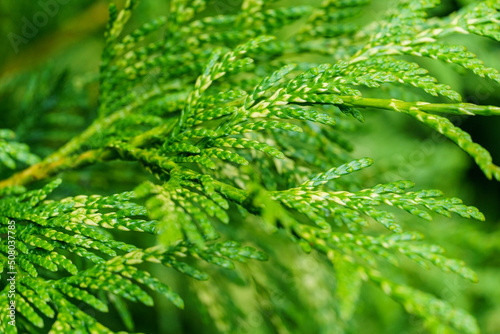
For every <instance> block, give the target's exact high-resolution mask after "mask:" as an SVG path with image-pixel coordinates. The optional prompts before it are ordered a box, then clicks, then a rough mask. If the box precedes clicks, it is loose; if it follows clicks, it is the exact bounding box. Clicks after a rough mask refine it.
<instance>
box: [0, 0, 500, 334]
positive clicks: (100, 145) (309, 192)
mask: <svg viewBox="0 0 500 334" xmlns="http://www.w3.org/2000/svg"><path fill="white" fill-rule="evenodd" d="M138 4H139V1H134V0H128V1H127V2H126V3H125V6H124V7H123V9H121V10H118V9H117V8H116V7H115V6H114V5H112V6H110V20H109V24H108V26H107V28H106V33H105V46H104V50H103V53H102V63H101V67H100V74H99V84H100V95H99V100H100V101H99V102H100V104H99V107H98V118H97V119H96V120H95V121H94V122H93V123H92V124H91V125H90V126H89V127H88V128H87V129H86V130H84V131H83V132H82V133H81V134H80V135H79V136H76V137H74V138H72V139H71V140H70V141H69V142H68V143H67V144H66V145H64V146H63V147H61V148H60V149H59V150H58V151H56V152H54V153H53V154H51V155H49V156H48V157H46V158H45V159H43V160H42V161H41V162H38V161H37V160H36V157H35V156H34V155H32V154H31V153H29V150H28V147H27V146H25V145H22V144H18V143H15V142H12V141H11V139H12V137H13V134H12V133H11V132H10V131H9V130H4V131H3V132H1V131H0V163H2V164H4V165H5V166H6V167H8V168H11V169H14V168H16V165H15V160H17V161H20V162H22V163H26V164H28V165H30V167H28V168H27V169H26V170H24V171H20V172H18V173H16V174H14V175H12V176H10V177H9V178H7V179H5V180H3V181H1V182H0V196H1V197H0V219H1V220H0V224H1V225H0V226H1V227H0V231H1V232H2V233H5V231H6V227H5V226H6V225H7V224H8V223H9V221H11V220H15V221H16V222H17V233H18V243H17V250H18V257H17V260H18V262H17V267H16V269H17V271H18V272H19V285H20V287H19V292H20V294H21V296H20V299H19V303H18V304H17V305H18V312H19V313H20V314H21V315H22V316H23V322H22V326H23V327H21V328H22V330H25V329H26V330H29V328H33V326H35V327H38V328H44V327H45V321H44V319H42V317H48V318H51V319H55V320H54V321H55V322H54V323H53V325H52V327H51V333H59V332H61V333H62V332H68V331H81V332H105V333H106V332H109V333H111V332H112V331H111V330H109V329H108V328H106V327H105V324H100V323H99V322H97V321H96V320H95V319H94V318H93V317H91V316H89V315H88V314H86V313H85V312H83V311H81V310H80V309H79V308H78V306H77V305H75V303H74V302H75V301H77V302H83V303H86V304H88V305H90V306H91V307H92V308H94V309H96V310H98V311H101V312H107V311H108V310H109V307H108V301H117V302H116V304H117V305H118V304H119V303H120V302H119V300H128V301H131V302H141V303H143V304H145V305H148V306H150V305H152V303H153V299H152V297H151V295H150V292H151V291H156V292H158V293H160V294H163V295H164V296H165V297H166V298H167V299H168V300H170V301H171V302H172V303H173V304H175V305H176V306H178V307H183V300H182V299H181V297H180V296H179V295H178V294H177V293H176V292H174V291H173V290H172V289H171V288H170V287H169V286H168V285H167V284H165V283H164V282H163V281H160V280H159V279H158V278H155V277H153V276H152V275H150V274H149V273H148V272H147V271H144V270H142V269H138V268H137V266H138V265H141V264H145V263H154V264H159V265H161V266H163V267H170V268H173V269H175V270H177V271H179V272H180V273H182V274H185V275H187V276H190V277H192V278H194V279H196V280H206V279H208V275H207V274H206V273H205V272H203V271H202V270H201V269H199V268H197V266H195V265H193V261H194V262H195V263H196V260H197V261H198V262H200V260H203V261H205V262H208V263H210V264H215V265H216V266H219V267H222V268H231V269H232V268H233V267H234V264H233V261H237V262H246V261H247V260H249V259H255V260H266V259H267V256H266V254H265V253H263V252H262V251H260V250H256V249H255V248H253V247H247V246H241V244H240V242H242V243H245V242H246V240H244V237H243V238H242V237H241V235H240V236H239V238H241V239H243V240H238V242H237V241H232V240H233V239H234V238H233V237H232V236H231V233H228V231H235V230H238V228H241V227H238V226H237V225H236V224H235V223H236V221H240V220H241V221H242V222H243V224H247V225H250V224H248V223H250V222H252V223H253V221H252V219H254V218H255V217H258V218H260V220H261V225H259V226H260V228H261V229H262V231H264V232H266V233H269V232H271V233H273V232H274V233H278V232H277V231H281V232H282V233H284V234H285V235H286V236H287V237H288V238H289V239H290V240H292V241H293V242H294V243H296V244H297V245H300V246H301V247H302V249H304V250H305V251H306V252H313V251H314V252H316V253H318V254H320V256H322V259H323V260H327V261H330V262H331V263H333V265H334V266H335V268H336V267H337V266H338V268H339V269H338V270H337V271H336V273H335V275H336V279H337V280H338V282H339V285H338V288H337V292H336V294H337V295H338V296H340V298H344V299H342V300H341V301H340V303H341V304H342V306H341V310H340V311H339V316H340V318H341V319H342V321H343V322H344V323H345V322H348V321H349V319H350V318H351V317H352V314H353V309H354V307H355V305H356V301H357V300H358V299H357V295H358V294H359V286H360V285H361V280H369V281H371V282H373V283H375V284H376V285H377V286H379V287H380V288H381V289H382V291H384V292H385V293H386V294H387V295H389V296H391V297H392V298H393V299H394V300H396V301H398V302H400V303H401V304H402V305H403V306H404V307H405V308H406V310H407V311H408V312H409V313H412V314H415V315H417V316H419V317H422V318H423V319H424V320H425V321H426V322H427V324H428V326H429V327H432V326H435V324H436V323H438V324H439V326H444V327H451V328H454V329H457V330H459V331H462V332H464V333H478V327H477V324H476V323H475V320H474V319H473V318H472V317H470V316H469V315H467V314H466V312H465V311H462V310H459V309H457V308H455V307H453V306H452V305H450V304H448V303H446V302H445V301H441V300H438V299H437V298H435V297H433V296H431V295H429V294H427V293H426V292H422V291H417V290H415V289H414V288H411V287H409V286H405V285H402V284H396V283H394V282H392V281H391V280H389V279H387V278H386V277H385V276H384V275H385V273H384V265H382V264H383V263H384V261H385V262H388V263H390V264H393V265H396V266H397V265H398V264H399V262H400V258H402V257H406V258H408V259H410V260H412V261H414V262H416V263H418V264H421V265H423V266H424V267H428V266H429V265H433V266H436V267H437V268H439V269H441V270H443V271H445V272H451V273H454V274H457V275H459V276H461V277H463V278H465V279H467V280H470V281H475V280H476V276H475V274H474V272H473V271H472V270H471V269H469V268H467V267H466V266H465V264H464V263H463V262H461V261H459V260H455V259H450V258H448V257H446V256H445V255H444V254H443V249H442V248H441V247H439V246H436V245H429V244H424V243H423V242H422V239H423V236H422V235H420V234H418V233H414V232H411V231H409V228H410V226H406V225H407V224H403V223H402V222H401V221H402V219H401V218H400V215H399V214H395V213H394V212H393V210H391V209H390V207H393V208H397V209H400V210H402V211H405V212H407V213H409V214H411V215H413V216H415V217H419V218H422V219H425V220H431V217H432V216H431V214H430V213H431V212H434V213H437V214H440V215H443V216H446V217H450V216H451V214H452V213H453V214H456V215H458V216H461V217H465V218H474V219H477V220H484V216H483V215H482V214H481V213H480V212H479V211H478V209H476V208H474V207H471V206H467V205H464V204H463V203H462V201H461V200H459V199H456V198H444V197H443V194H442V193H441V192H439V191H437V190H420V191H410V188H412V187H413V183H411V182H409V181H398V180H395V182H391V183H385V184H379V185H375V186H372V187H370V186H367V185H366V184H364V183H365V182H364V180H363V179H362V178H361V177H359V179H356V176H357V175H356V174H354V175H350V174H351V173H353V172H355V171H358V170H362V169H364V168H367V167H369V166H370V165H371V164H372V162H373V161H372V160H371V159H368V158H365V159H354V158H352V157H351V154H352V153H351V151H352V149H353V147H352V144H351V143H350V142H349V141H348V140H347V139H346V138H345V136H344V134H345V133H346V132H348V131H352V130H354V129H356V127H358V126H362V125H358V124H357V123H359V122H357V121H363V120H364V118H363V114H364V113H367V112H371V111H374V110H377V109H385V110H390V111H395V112H399V113H404V114H408V115H409V116H411V117H413V118H414V119H416V120H417V121H419V122H422V123H424V124H426V125H428V126H430V127H431V128H432V129H434V130H436V131H438V132H439V133H441V134H443V135H444V136H446V137H448V138H449V139H451V140H452V141H453V142H455V143H456V144H457V145H458V146H459V147H460V148H462V149H463V150H464V151H465V152H466V153H468V154H469V155H470V156H471V157H473V159H474V160H475V162H476V163H477V165H478V166H479V167H480V168H481V169H482V170H483V172H484V173H485V175H486V176H487V177H488V178H492V177H494V178H495V179H497V180H500V171H499V167H498V166H496V165H495V164H494V163H493V161H492V157H491V155H490V154H489V153H488V152H487V151H486V150H485V149H484V148H483V147H481V146H480V145H478V144H476V143H474V142H473V141H472V138H471V137H470V136H469V135H468V134H467V133H466V132H465V131H463V130H461V129H460V128H458V127H456V126H455V125H453V124H452V123H451V121H450V120H449V119H448V118H446V115H447V114H460V115H469V116H472V115H484V116H495V115H498V114H499V113H500V108H499V107H496V106H480V105H475V104H471V103H466V102H461V100H462V97H461V96H460V94H459V93H458V92H457V91H455V90H454V89H453V88H452V87H450V86H448V85H445V84H441V83H439V82H438V81H437V80H436V79H435V78H434V77H432V76H431V75H429V73H428V71H427V70H426V69H425V68H423V67H422V66H421V65H419V64H418V62H417V60H415V59H417V58H419V57H427V58H433V59H438V60H441V61H443V62H444V63H450V64H455V65H458V66H460V67H463V68H465V69H468V70H471V71H472V72H473V73H474V74H476V75H478V76H480V77H485V78H489V79H491V80H492V81H493V82H496V83H498V82H500V75H499V73H498V70H496V69H494V68H489V67H486V66H485V65H484V64H483V63H482V62H481V61H480V60H479V59H478V58H477V57H476V55H474V54H472V53H470V52H468V51H467V50H466V49H465V47H463V46H460V45H459V46H457V45H449V44H446V43H444V42H443V41H442V37H443V36H446V35H449V34H453V33H462V34H464V33H465V34H476V35H479V36H486V37H489V38H492V39H494V40H499V37H498V36H499V30H498V18H499V12H498V10H499V8H500V6H499V4H498V1H494V0H488V1H483V2H480V3H476V4H472V5H470V6H468V7H465V8H463V9H462V10H460V11H459V12H457V13H453V14H452V15H450V16H448V17H445V18H429V19H428V18H427V14H426V12H427V11H428V10H429V9H431V8H434V7H435V6H437V5H438V4H439V1H437V0H432V1H430V0H428V1H416V0H415V1H413V0H405V1H400V3H399V5H398V7H397V8H395V9H394V10H393V11H391V12H389V13H388V15H387V16H386V17H385V18H384V19H381V20H377V21H372V22H370V24H368V25H366V26H362V25H360V24H359V22H360V21H362V20H353V19H354V18H356V16H359V15H363V14H364V9H365V6H366V5H367V4H368V1H365V0H345V1H323V2H322V4H321V5H319V6H317V7H313V6H292V7H284V6H282V5H280V4H275V3H273V2H270V1H267V2H264V1H257V0H245V1H243V3H242V5H241V8H240V9H239V10H238V11H237V12H236V13H234V14H228V15H219V16H214V17H211V16H207V15H206V9H207V8H208V7H207V6H209V3H208V2H207V1H203V0H197V1H184V0H173V1H171V2H170V12H169V13H167V15H165V16H161V17H158V18H154V19H153V20H152V21H151V22H148V23H146V24H143V25H142V26H140V27H138V28H136V29H134V30H132V31H131V32H130V33H129V34H127V35H125V36H123V35H124V34H123V30H124V27H125V25H126V24H127V21H128V20H129V19H130V17H131V16H132V14H133V12H134V10H135V8H136V7H137V6H138ZM284 27H285V28H286V29H290V34H288V35H289V36H288V35H287V36H288V37H286V38H283V28H284ZM162 30H165V32H164V35H163V36H162V37H160V38H158V37H157V36H155V35H158V34H160V31H162ZM280 30H281V31H280ZM277 37H278V38H277ZM317 54H321V55H323V56H324V57H317ZM291 56H294V60H295V61H294V62H293V63H291V62H290V61H289V59H290V57H291ZM401 56H406V57H405V58H401ZM396 85H403V87H404V86H407V87H410V86H411V87H414V88H418V89H420V91H421V95H420V96H421V100H420V101H404V100H399V99H394V98H393V97H392V95H391V94H392V90H391V89H392V88H394V87H395V86H396ZM381 87H383V88H384V89H381ZM386 88H387V89H386ZM425 94H429V95H432V96H434V97H435V98H436V99H438V100H439V101H440V102H428V101H427V97H426V95H425ZM448 100H451V102H447V101H448ZM110 160H124V161H134V162H136V163H138V164H140V165H142V166H143V167H145V169H146V170H147V171H148V172H149V173H150V174H151V175H152V176H153V177H154V181H148V182H144V183H142V184H140V185H139V186H138V187H137V188H135V189H133V190H132V189H130V191H128V192H124V193H118V194H114V195H110V196H100V195H92V196H82V195H80V196H75V197H69V198H65V199H62V200H47V196H49V195H50V193H51V192H52V191H53V190H54V189H55V187H57V186H58V185H59V183H60V181H53V182H51V183H47V184H46V185H45V186H44V187H43V188H41V189H35V190H26V189H25V188H24V186H28V185H29V184H31V183H33V182H34V181H38V180H44V181H48V179H49V178H50V177H52V176H55V175H57V174H59V173H60V172H62V171H65V170H70V169H77V168H84V167H86V166H88V165H92V164H97V163H106V162H107V161H110ZM359 174H360V173H358V175H359ZM353 180H354V181H353ZM371 184H374V183H371ZM236 212H238V213H236ZM221 224H224V225H221ZM377 224H380V225H382V226H383V227H384V228H385V229H384V230H383V231H381V230H379V229H377ZM117 231H124V232H127V233H138V234H140V233H147V234H153V235H157V236H158V243H157V244H155V245H150V247H149V246H148V247H142V246H139V245H136V244H133V243H130V242H124V241H119V240H117V239H116V235H117V234H116V232H117ZM230 236H231V237H230ZM221 239H223V240H230V241H220V240H221ZM127 240H129V239H127ZM0 245H1V246H2V247H1V248H0V268H2V269H4V268H5V266H6V264H7V257H6V251H7V247H6V242H5V241H2V242H1V244H0ZM187 259H190V261H188V260H187ZM191 260H193V261H191ZM141 268H142V267H141ZM342 268H343V269H342ZM48 272H53V273H55V274H48ZM54 277H57V278H54ZM347 281H349V282H351V281H352V282H353V283H352V286H351V285H350V284H347V283H346V282H347ZM351 288H352V291H350V290H349V289H351ZM348 290H349V291H348ZM6 295H7V289H3V290H2V292H0V300H2V303H4V302H6V299H7V297H6ZM103 296H104V297H103ZM4 311H5V310H3V309H2V313H0V321H1V322H0V329H1V330H2V331H5V332H6V333H11V332H12V333H14V332H16V328H12V327H9V326H7V325H6V323H7V314H6V313H5V312H4ZM216 313H217V312H212V315H213V316H214V317H215V318H216ZM123 318H124V322H125V323H126V324H128V325H127V326H128V327H131V324H130V321H128V320H126V319H128V318H127V316H126V315H123ZM215 320H217V321H219V320H220V319H215ZM341 327H342V326H341ZM128 329H129V330H130V331H132V330H133V329H132V328H128Z"/></svg>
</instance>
